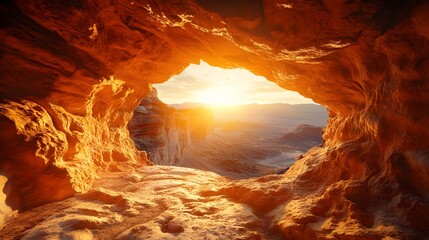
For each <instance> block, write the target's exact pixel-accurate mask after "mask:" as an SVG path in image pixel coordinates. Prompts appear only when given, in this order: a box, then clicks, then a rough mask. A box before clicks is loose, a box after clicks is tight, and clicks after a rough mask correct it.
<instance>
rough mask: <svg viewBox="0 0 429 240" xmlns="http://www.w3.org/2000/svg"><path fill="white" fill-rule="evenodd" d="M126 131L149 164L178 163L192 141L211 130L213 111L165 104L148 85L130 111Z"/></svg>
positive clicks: (204, 135) (202, 136) (176, 164)
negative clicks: (145, 154)
mask: <svg viewBox="0 0 429 240" xmlns="http://www.w3.org/2000/svg"><path fill="white" fill-rule="evenodd" d="M128 130H129V131H130V135H131V139H133V141H134V142H135V144H136V147H137V149H139V150H140V151H145V152H146V153H147V155H148V159H149V160H150V161H151V162H152V163H154V164H158V165H174V166H180V163H181V161H182V160H183V158H184V154H185V153H186V152H187V151H188V149H189V148H190V147H191V145H192V142H193V141H196V140H200V139H203V138H204V137H206V136H208V135H209V134H210V133H211V132H213V114H212V112H211V111H210V110H208V109H204V108H190V109H175V108H172V107H169V106H168V105H167V104H165V103H163V102H162V101H161V100H159V98H158V95H157V91H156V89H155V88H152V91H151V93H150V94H149V95H148V96H146V97H144V98H143V99H142V100H141V101H140V104H139V106H138V107H137V108H136V109H135V110H134V113H133V117H132V118H131V120H130V122H129V123H128Z"/></svg>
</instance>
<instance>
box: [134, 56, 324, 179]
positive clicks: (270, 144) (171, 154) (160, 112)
mask: <svg viewBox="0 0 429 240" xmlns="http://www.w3.org/2000/svg"><path fill="white" fill-rule="evenodd" d="M327 118H328V116H327V111H326V108H325V107H323V106H320V105H318V104H316V103H314V102H313V101H312V100H311V99H308V98H304V97H303V96H301V95H299V94H298V93H296V92H292V91H287V90H285V89H283V88H281V87H279V86H278V85H277V84H276V83H274V82H271V81H268V80H267V79H266V78H264V77H261V76H257V75H255V74H253V73H252V72H250V71H248V70H246V69H242V68H231V69H224V68H220V67H214V66H211V65H209V64H208V63H206V62H204V61H202V60H201V61H200V64H190V65H189V66H188V67H187V68H186V69H184V70H183V71H182V72H181V73H180V74H177V75H174V76H172V77H171V78H170V79H169V80H167V81H166V82H164V83H162V84H154V85H153V88H152V90H151V93H150V94H149V95H148V96H146V97H145V98H143V99H142V100H141V102H140V104H139V106H138V107H137V108H136V109H135V110H134V115H133V118H132V119H131V121H130V123H129V124H128V129H129V131H130V135H131V138H132V139H133V141H134V143H135V145H136V147H137V148H138V149H139V150H140V151H145V152H146V153H147V154H148V158H149V160H150V161H151V162H152V163H154V164H156V165H174V166H181V167H189V168H195V169H200V170H206V171H212V172H215V173H217V174H219V175H223V176H227V177H230V178H234V179H244V178H252V177H258V176H263V175H266V174H273V173H278V174H281V173H284V172H285V171H287V169H288V168H289V167H290V166H291V165H292V164H293V163H294V162H295V161H296V160H297V159H298V158H300V156H302V154H304V153H305V152H307V151H308V150H309V149H311V148H313V147H320V146H321V145H322V144H323V140H322V129H323V128H324V126H325V125H326V121H327Z"/></svg>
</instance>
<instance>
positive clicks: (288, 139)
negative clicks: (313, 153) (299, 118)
mask: <svg viewBox="0 0 429 240" xmlns="http://www.w3.org/2000/svg"><path fill="white" fill-rule="evenodd" d="M281 140H282V141H283V142H285V143H287V144H289V145H291V146H301V147H306V146H315V145H320V144H322V142H323V140H322V128H321V127H316V126H312V125H308V124H301V125H299V126H298V127H297V128H295V130H294V131H293V132H289V133H286V134H285V135H283V136H282V137H281Z"/></svg>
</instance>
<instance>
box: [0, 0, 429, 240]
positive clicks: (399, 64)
mask: <svg viewBox="0 0 429 240" xmlns="http://www.w3.org/2000/svg"><path fill="white" fill-rule="evenodd" d="M0 21H1V24H0V28H1V29H0V50H1V64H0V72H1V74H0V78H1V88H0V94H1V97H2V99H3V101H2V103H1V107H0V108H1V113H2V115H3V116H4V117H2V119H1V125H0V126H1V129H2V131H1V132H2V134H1V146H2V148H1V152H0V154H1V156H0V159H1V163H0V169H1V173H2V174H3V175H4V176H6V177H7V178H8V183H7V185H6V188H5V189H7V192H8V193H9V195H8V196H9V197H8V201H9V204H11V205H15V206H14V207H20V208H29V207H32V206H35V205H40V204H42V203H44V202H49V201H53V200H58V199H61V198H64V197H66V196H70V195H72V194H73V193H74V192H75V191H79V192H80V191H86V190H88V189H89V188H90V186H91V183H92V181H93V180H94V179H95V178H96V176H97V175H100V174H101V173H102V172H106V171H112V170H120V169H121V168H123V167H130V166H135V165H138V164H143V165H144V164H145V163H146V160H145V157H144V156H142V157H141V156H139V153H138V152H137V150H136V149H135V147H134V145H133V143H132V141H131V139H130V137H129V134H128V131H127V129H126V126H127V123H128V121H129V119H130V118H131V114H132V111H133V110H134V109H135V108H136V107H137V105H138V103H139V101H140V99H141V98H142V97H144V96H145V95H147V94H148V93H149V85H150V83H159V82H163V81H165V80H167V79H168V78H169V77H170V76H171V75H172V74H176V73H178V72H180V71H181V70H182V69H183V68H185V67H186V66H187V65H188V64H190V63H198V61H199V59H203V60H204V61H206V62H208V63H209V64H212V65H215V66H220V67H244V68H247V69H249V70H250V71H252V72H254V73H255V74H258V75H262V76H265V77H266V78H267V79H269V80H270V81H274V82H276V83H278V84H279V85H280V86H282V87H284V88H286V89H291V90H294V91H298V92H300V93H301V94H302V95H304V96H307V97H310V98H312V99H313V100H315V101H316V102H318V103H320V104H323V105H325V106H326V107H327V108H328V109H329V111H330V120H329V125H328V126H327V127H326V129H325V132H324V139H325V144H324V146H323V148H318V149H314V150H312V151H311V152H309V153H307V154H306V156H304V158H302V159H300V160H299V161H298V162H297V163H296V164H295V165H294V166H293V167H292V168H291V169H290V170H289V171H288V172H287V173H286V174H285V175H284V176H283V178H281V180H273V179H271V178H260V179H253V180H246V181H238V182H230V183H229V185H228V186H226V187H225V188H224V189H220V190H219V189H218V190H215V191H214V192H213V193H212V194H213V195H216V196H225V195H226V196H228V197H229V198H230V199H235V200H236V201H238V202H241V203H244V204H247V205H248V206H249V207H251V208H252V209H253V213H255V214H256V216H258V217H259V218H261V219H263V220H264V221H267V222H268V223H269V225H270V226H271V229H276V231H279V232H281V234H282V235H283V236H284V237H286V238H301V239H304V238H308V239H314V238H340V239H371V238H372V239H381V238H383V237H384V236H390V237H392V238H401V239H416V238H423V236H425V235H426V236H427V235H428V234H429V229H428V226H427V224H426V223H427V222H428V217H427V216H428V213H429V209H428V208H429V204H428V190H429V177H428V175H429V173H428V171H429V170H428V169H429V168H428V164H429V163H428V162H429V151H428V149H429V143H428V141H427V139H429V131H428V130H427V122H428V117H429V99H428V97H427V92H428V90H429V89H428V88H429V84H428V77H429V76H428V75H429V71H428V69H429V59H428V56H429V41H428V39H429V27H428V26H429V4H428V2H427V1H417V0H413V1H387V0H386V1H384V0H374V1H341V0H338V1H335V0H323V1H298V0H290V1H280V0H279V1H273V0H264V1H262V0H259V1H258V0H240V1H234V3H233V4H232V3H231V1H211V0H198V1H192V0H189V1H180V0H177V1H168V2H167V1H150V0H147V1H144V0H135V1H124V0H118V1H104V0H101V1H90V0H86V1H85V0H82V1H79V0H75V1H49V0H30V1H20V0H17V1H3V2H2V3H1V7H0ZM112 75H114V77H112V78H110V76H112ZM103 77H104V79H110V80H103ZM237 231H238V230H237Z"/></svg>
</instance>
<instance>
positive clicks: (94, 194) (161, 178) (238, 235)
mask: <svg viewBox="0 0 429 240" xmlns="http://www.w3.org/2000/svg"><path fill="white" fill-rule="evenodd" d="M267 177H269V176H267ZM272 177H273V178H278V177H279V176H277V175H273V176H272ZM229 181H231V180H228V179H226V178H224V177H222V176H219V175H217V174H215V173H211V172H205V171H200V170H195V169H189V168H182V167H171V166H166V167H164V166H153V167H144V168H141V169H138V170H135V171H133V172H128V173H124V172H119V173H111V174H108V175H105V176H103V177H102V178H100V179H98V180H97V181H96V183H95V185H94V187H93V189H92V190H90V191H89V192H87V193H84V194H77V195H76V196H74V197H72V198H69V199H66V200H63V201H59V202H54V203H50V204H47V205H44V206H41V207H38V208H34V209H31V210H29V211H24V212H21V213H20V214H19V215H18V216H17V217H16V218H15V219H12V220H11V221H9V222H8V223H7V225H6V226H5V227H4V228H3V229H2V230H1V232H0V239H21V238H22V239H279V238H280V237H279V235H277V234H276V233H275V232H272V231H270V230H269V229H270V226H269V225H268V223H269V222H271V221H272V219H271V221H270V219H267V218H268V217H267V216H261V215H255V213H254V209H252V208H251V207H250V206H248V205H246V204H243V203H239V202H237V201H234V200H233V199H231V198H227V197H225V196H224V195H222V194H217V193H216V192H217V191H218V190H219V189H220V188H221V187H224V186H226V185H227V184H228V182H229Z"/></svg>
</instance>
